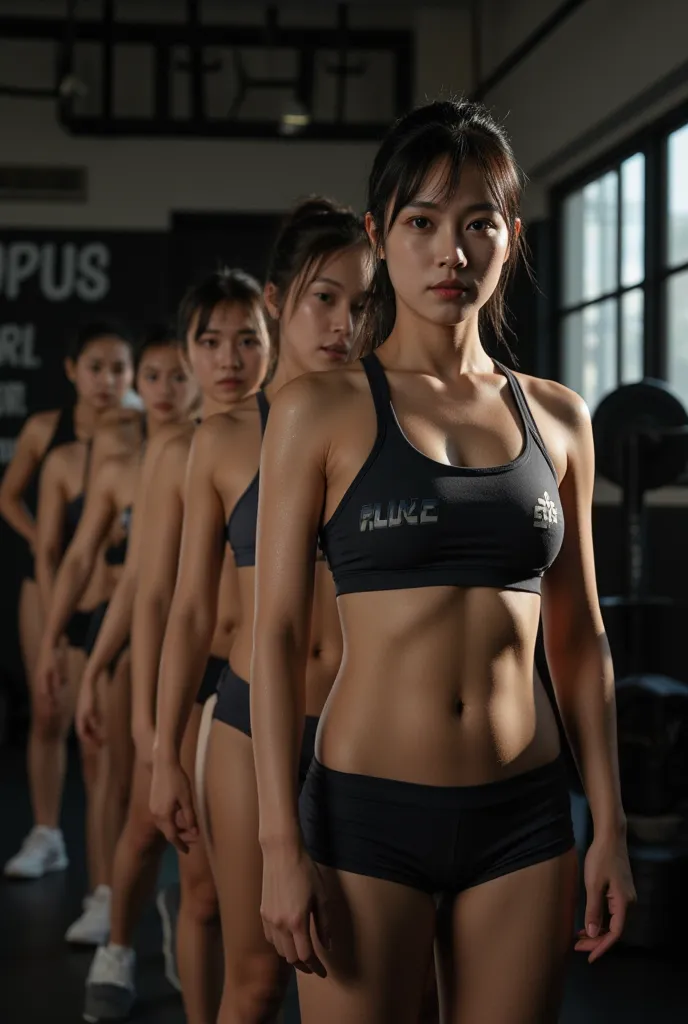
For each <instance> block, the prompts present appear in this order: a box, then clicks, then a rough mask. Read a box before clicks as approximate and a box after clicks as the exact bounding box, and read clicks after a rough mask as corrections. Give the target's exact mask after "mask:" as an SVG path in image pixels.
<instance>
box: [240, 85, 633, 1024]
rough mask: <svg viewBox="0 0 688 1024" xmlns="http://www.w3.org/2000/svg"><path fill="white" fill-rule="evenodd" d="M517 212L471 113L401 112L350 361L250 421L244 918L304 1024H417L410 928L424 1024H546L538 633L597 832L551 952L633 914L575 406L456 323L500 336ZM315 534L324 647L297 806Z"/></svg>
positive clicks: (498, 144)
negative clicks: (580, 906) (253, 922)
mask: <svg viewBox="0 0 688 1024" xmlns="http://www.w3.org/2000/svg"><path fill="white" fill-rule="evenodd" d="M519 198H520V175H519V172H518V170H517V167H516V164H515V161H514V158H513V155H512V152H511V148H510V146H509V143H508V141H507V139H506V137H505V134H504V132H503V131H502V130H501V129H500V128H499V127H498V126H497V124H496V123H495V122H494V121H493V120H492V119H491V118H490V116H489V115H488V114H487V112H486V111H485V110H484V109H483V108H482V107H479V106H477V105H474V104H471V103H455V102H449V101H448V102H441V103H440V102H438V103H433V104H430V105H428V106H425V107H421V108H419V109H418V110H416V111H414V112H412V113H411V114H409V115H407V116H406V117H404V118H402V119H401V120H400V121H399V122H398V123H397V124H396V125H395V126H394V127H393V128H392V129H391V131H390V132H389V134H388V136H387V138H386V139H385V141H384V142H383V144H382V146H381V148H380V151H379V152H378V155H377V157H376V159H375V162H374V165H373V169H372V173H371V177H370V185H369V203H368V210H369V213H368V215H367V228H368V233H369V236H370V238H371V241H372V243H373V245H374V247H375V252H376V257H377V260H376V264H377V265H376V273H375V278H374V282H373V287H372V291H371V294H370V300H369V306H368V310H367V315H366V318H365V320H364V325H363V337H362V353H363V358H362V359H361V360H360V361H358V362H354V363H352V364H350V365H348V366H347V367H344V368H341V369H338V370H336V371H334V372H333V373H329V374H307V375H304V376H302V377H300V378H299V379H298V380H295V381H292V382H290V383H289V384H288V385H286V386H285V387H284V388H283V389H282V390H281V391H280V392H279V394H278V395H277V396H276V397H275V401H274V402H273V404H272V407H271V412H270V419H269V421H268V425H267V430H266V433H265V439H264V442H263V449H262V459H261V489H260V505H259V531H258V557H257V570H256V573H257V587H256V619H255V637H256V643H255V646H254V648H253V660H252V664H251V712H252V723H253V738H254V749H255V756H256V773H257V779H258V795H259V808H260V841H261V846H262V852H263V895H262V908H261V909H262V916H263V922H264V927H265V933H266V936H267V938H268V939H269V940H270V942H271V943H272V944H273V945H274V947H275V948H276V949H277V951H278V952H279V953H280V954H281V956H283V957H284V958H285V959H286V960H288V961H289V962H290V963H293V964H295V965H296V967H297V968H299V976H298V977H299V995H300V1004H301V1016H302V1020H303V1021H304V1024H321V1022H323V1021H328V1022H329V1021H332V1022H336V1024H413V1022H414V1021H415V1019H416V1017H417V1014H418V1008H419V1004H420V999H421V995H422V990H423V986H424V980H425V977H426V971H427V965H428V962H429V960H430V957H431V955H432V947H433V940H434V938H435V936H437V938H438V940H439V943H440V946H441V968H442V969H441V972H440V977H439V984H440V989H441V1003H442V1005H443V1019H444V1020H445V1021H446V1022H447V1024H450V1022H451V1024H533V1022H535V1021H537V1022H538V1024H555V1021H556V1020H557V1019H558V1012H559V1006H560V1002H561V994H562V986H563V979H564V971H565V965H566V961H567V957H568V954H569V951H570V948H571V944H572V936H573V917H574V904H575V894H576V875H577V863H576V854H575V850H574V844H573V833H572V827H571V817H570V805H569V796H568V787H567V781H566V777H565V773H564V770H563V763H562V758H561V754H560V749H559V734H558V730H557V727H556V722H555V718H554V714H553V710H552V708H551V706H550V705H549V703H548V700H547V697H546V694H545V692H544V690H543V688H542V685H541V683H540V682H539V680H538V679H537V677H536V676H535V675H534V668H533V666H534V649H535V639H536V635H537V631H538V624H539V621H540V615H541V614H542V621H543V626H544V637H545V644H546V650H547V657H548V661H549V666H550V669H551V674H552V678H553V682H554V687H555V691H556V695H557V700H558V702H559V706H560V709H561V714H562V719H563V722H564V725H565V727H566V730H567V733H568V736H569V739H570V741H571V745H572V747H573V751H574V754H575V756H576V758H577V760H578V764H579V766H580V770H581V776H582V778H583V781H584V785H585V790H586V795H587V798H588V802H589V805H590V808H591V812H592V817H593V823H594V840H593V843H592V845H591V847H590V849H589V851H588V853H587V857H586V862H585V882H586V888H587V907H586V914H585V923H586V935H585V936H581V937H580V939H579V942H578V944H577V946H576V948H578V949H581V950H584V951H586V952H588V953H589V956H590V959H591V960H592V959H596V958H598V957H599V956H601V955H602V954H603V953H604V952H605V951H606V950H607V949H608V948H609V947H610V946H611V945H612V944H613V943H614V942H615V941H616V940H617V939H618V938H619V935H620V934H621V931H622V929H623V924H624V918H625V914H626V908H627V906H628V904H629V902H631V901H632V899H633V898H634V891H633V883H632V880H631V874H630V869H629V863H628V855H627V851H626V841H625V819H624V813H623V808H622V805H621V797H620V792H619V779H618V765H617V753H616V728H615V707H614V685H613V673H612V665H611V660H610V657H609V651H608V647H607V644H606V641H605V638H604V629H603V625H602V619H601V615H600V611H599V604H598V598H597V592H596V584H595V569H594V559H593V546H592V529H591V504H592V488H593V479H594V466H593V442H592V431H591V426H590V418H589V414H588V411H587V409H586V408H585V406H584V404H583V402H582V401H581V399H580V398H579V397H578V396H577V395H575V394H573V393H572V392H571V391H569V390H568V389H567V388H565V387H563V386H561V385H560V384H557V383H554V382H552V381H544V380H538V379H536V378H533V377H527V376H524V375H522V374H515V373H512V372H511V371H510V370H509V369H507V368H506V367H505V366H503V365H502V364H500V363H499V362H497V361H496V360H493V359H491V358H490V357H489V356H488V355H487V353H486V352H485V349H484V348H483V345H482V341H481V326H480V325H481V322H484V321H487V322H488V323H491V324H492V325H493V326H494V327H496V328H497V329H498V330H499V328H500V326H501V319H502V311H503V303H504V289H505V287H506V282H507V278H508V271H509V270H510V269H511V268H512V267H513V266H514V264H515V262H516V260H517V258H518V254H519V247H520V226H521V225H520V219H519ZM318 536H319V537H320V541H321V544H322V547H323V549H324V551H325V554H326V557H327V559H328V562H329V565H330V568H331V570H332V573H333V576H334V581H335V587H336V590H337V595H338V610H339V617H340V620H341V624H342V631H343V635H344V655H343V660H342V664H341V668H340V670H339V673H338V676H337V679H336V681H335V684H334V687H333V689H332V693H331V694H330V697H329V699H328V702H327V705H326V707H325V710H324V712H323V716H322V718H321V721H320V726H319V730H318V737H317V743H316V754H315V758H314V761H313V764H312V765H311V769H310V772H309V775H308V778H307V780H306V782H305V785H304V787H303V789H302V791H301V796H300V800H299V797H298V787H297V766H298V762H299V748H300V742H301V735H302V733H303V729H304V706H305V696H304V695H305V673H304V666H305V664H306V659H307V656H308V651H309V624H310V619H311V615H312V605H313V585H312V580H313V572H314V556H315V551H316V542H317V539H318ZM438 899H439V903H440V908H439V913H438V911H437V901H438ZM605 911H608V915H607V914H606V913H605Z"/></svg>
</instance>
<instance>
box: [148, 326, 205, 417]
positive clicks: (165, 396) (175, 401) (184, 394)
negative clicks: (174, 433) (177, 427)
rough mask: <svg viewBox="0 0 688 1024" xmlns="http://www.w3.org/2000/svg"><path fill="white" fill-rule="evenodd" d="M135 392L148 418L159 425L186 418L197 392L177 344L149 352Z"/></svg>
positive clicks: (149, 350)
mask: <svg viewBox="0 0 688 1024" xmlns="http://www.w3.org/2000/svg"><path fill="white" fill-rule="evenodd" d="M136 390H137V391H138V393H139V395H140V396H141V400H142V402H143V405H144V408H145V410H146V413H147V414H148V416H149V417H150V418H151V419H152V420H154V421H155V422H156V423H160V424H162V423H173V422H176V421H177V420H181V419H183V418H184V417H185V416H186V415H187V414H188V412H189V409H190V407H191V403H192V402H193V401H194V398H195V397H196V395H197V393H198V387H197V385H196V382H195V381H194V380H193V378H192V377H191V375H190V374H189V373H187V372H186V370H185V369H184V365H183V363H182V356H181V351H180V349H179V348H178V347H177V346H176V345H160V346H159V347H157V348H156V347H151V348H147V349H146V351H145V352H144V353H143V356H142V358H141V362H140V363H139V368H138V371H137V374H136Z"/></svg>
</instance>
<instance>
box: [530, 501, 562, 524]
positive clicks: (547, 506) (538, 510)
mask: <svg viewBox="0 0 688 1024" xmlns="http://www.w3.org/2000/svg"><path fill="white" fill-rule="evenodd" d="M557 522H558V519H557V506H556V505H555V504H554V502H553V501H552V499H551V498H550V496H549V494H548V493H547V491H545V494H544V497H542V498H538V500H537V505H536V506H535V508H534V509H533V526H536V527H537V528H538V530H548V529H549V526H550V523H557Z"/></svg>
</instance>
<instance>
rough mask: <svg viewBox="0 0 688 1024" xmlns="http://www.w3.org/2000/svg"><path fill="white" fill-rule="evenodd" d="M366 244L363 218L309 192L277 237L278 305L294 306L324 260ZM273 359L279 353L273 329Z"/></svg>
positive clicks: (274, 278) (272, 271) (270, 275)
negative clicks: (289, 303)
mask: <svg viewBox="0 0 688 1024" xmlns="http://www.w3.org/2000/svg"><path fill="white" fill-rule="evenodd" d="M363 244H367V236H366V232H365V225H364V223H363V219H362V218H361V217H360V216H358V214H356V213H354V211H353V210H351V209H350V208H349V207H348V206H340V205H339V203H336V202H334V200H332V199H327V198H326V197H325V196H308V197H307V198H306V199H303V200H301V202H299V203H297V205H296V206H295V207H294V208H293V210H292V211H291V212H290V213H289V214H288V215H287V217H286V218H285V220H284V221H283V222H282V225H281V227H280V230H279V234H278V235H277V238H276V239H275V243H274V245H273V247H272V253H271V255H270V262H269V265H268V272H267V280H268V281H269V282H270V284H272V285H274V286H275V288H276V290H277V296H276V299H277V303H276V304H277V307H278V309H279V311H280V313H282V312H283V310H284V308H285V306H286V304H287V299H289V298H291V308H292V309H294V308H295V307H296V306H297V305H298V303H299V301H300V299H301V297H302V296H303V293H304V292H305V290H306V288H307V287H308V285H309V284H310V282H311V281H312V280H313V278H314V277H315V275H316V274H317V272H318V270H319V269H320V267H321V266H322V264H323V262H324V261H325V260H327V259H328V257H330V256H334V255H335V253H338V252H342V251H344V250H346V249H352V248H355V247H356V246H357V245H363ZM272 333H273V346H274V361H275V363H276V361H277V356H278V338H277V333H278V332H277V331H273V332H272Z"/></svg>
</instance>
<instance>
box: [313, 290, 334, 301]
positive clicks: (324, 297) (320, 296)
mask: <svg viewBox="0 0 688 1024" xmlns="http://www.w3.org/2000/svg"><path fill="white" fill-rule="evenodd" d="M315 297H316V299H320V301H321V302H331V301H332V296H331V295H330V294H329V292H316V293H315Z"/></svg>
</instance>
